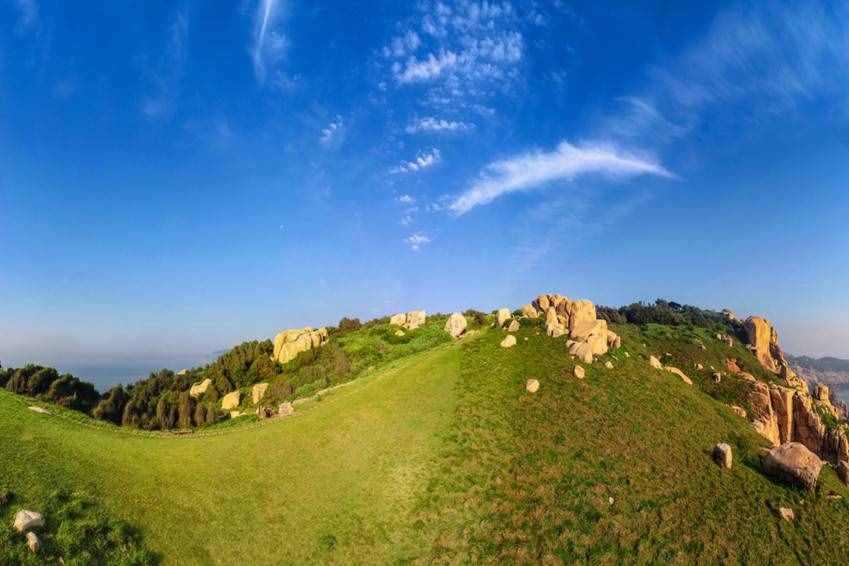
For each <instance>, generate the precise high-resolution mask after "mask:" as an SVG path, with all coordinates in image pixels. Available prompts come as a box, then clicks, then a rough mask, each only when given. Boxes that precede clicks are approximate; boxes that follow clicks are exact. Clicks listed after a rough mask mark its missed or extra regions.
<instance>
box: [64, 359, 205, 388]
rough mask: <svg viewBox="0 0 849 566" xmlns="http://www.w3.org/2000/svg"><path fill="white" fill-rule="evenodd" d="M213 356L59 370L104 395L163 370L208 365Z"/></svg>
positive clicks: (68, 367) (70, 366)
mask: <svg viewBox="0 0 849 566" xmlns="http://www.w3.org/2000/svg"><path fill="white" fill-rule="evenodd" d="M213 357H214V356H213V355H209V356H206V357H201V358H197V357H194V358H180V359H173V360H154V361H138V362H119V363H108V362H107V363H90V364H67V365H64V364H63V365H59V366H58V367H57V369H58V370H59V371H60V372H62V373H70V374H73V375H75V376H76V377H78V378H80V379H82V380H83V381H88V382H91V383H93V384H94V386H95V387H97V389H98V391H100V392H101V393H103V392H104V391H106V390H107V389H109V388H110V387H113V386H115V385H119V384H124V385H128V384H130V383H134V382H136V381H138V380H139V379H144V378H147V377H148V376H149V375H150V374H151V373H153V372H156V371H159V370H161V369H170V370H172V371H175V372H176V371H180V370H181V369H183V368H194V367H198V366H202V365H205V364H208V363H209V362H210V361H212V359H213Z"/></svg>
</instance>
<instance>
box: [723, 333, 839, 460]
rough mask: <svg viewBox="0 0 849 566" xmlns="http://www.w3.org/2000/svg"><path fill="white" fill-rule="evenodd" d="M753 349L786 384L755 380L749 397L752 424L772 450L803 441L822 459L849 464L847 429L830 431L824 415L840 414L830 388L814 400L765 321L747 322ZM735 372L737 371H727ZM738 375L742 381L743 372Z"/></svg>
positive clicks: (805, 383) (769, 369) (761, 360)
mask: <svg viewBox="0 0 849 566" xmlns="http://www.w3.org/2000/svg"><path fill="white" fill-rule="evenodd" d="M745 328H746V332H747V335H748V343H749V344H748V345H749V348H750V349H751V350H752V353H753V354H754V355H755V356H756V357H757V359H758V362H759V363H760V364H761V365H762V366H763V367H764V369H766V370H768V371H770V372H773V373H776V374H778V375H779V376H781V377H782V378H783V380H784V384H783V385H778V384H774V383H765V382H762V381H755V382H753V384H752V389H751V391H750V393H749V402H750V404H751V407H752V412H751V414H750V415H749V416H750V419H751V421H752V425H753V426H754V427H755V430H757V431H758V432H759V433H760V434H761V435H762V436H764V437H766V438H767V439H768V440H770V441H771V442H772V443H773V445H779V444H784V443H788V442H798V443H800V444H802V445H804V446H805V447H806V448H808V449H809V450H811V451H812V452H814V453H816V454H818V455H819V456H820V457H822V458H829V459H833V460H835V461H837V460H845V459H849V438H847V435H846V430H845V428H843V427H838V428H833V429H829V428H828V427H827V426H826V425H825V423H824V422H823V419H822V417H821V416H820V413H821V412H824V413H829V414H833V415H836V410H835V409H834V407H833V406H832V404H831V402H830V400H829V399H830V396H829V392H828V388H825V390H822V389H820V390H818V395H817V396H816V397H815V396H812V395H811V394H810V393H809V391H808V384H807V382H805V380H804V379H802V378H800V377H799V376H797V375H796V373H795V372H794V371H793V370H792V369H791V368H790V366H789V364H788V363H787V360H786V359H785V357H784V353H783V352H782V350H781V347H780V346H779V344H778V333H777V332H776V331H775V329H774V328H773V326H772V324H770V322H769V321H768V320H766V319H764V318H762V317H749V318H748V319H747V320H746V322H745ZM728 367H729V370H730V371H732V373H735V372H734V367H732V366H731V365H729V366H728ZM738 375H741V376H743V374H742V372H739V373H738Z"/></svg>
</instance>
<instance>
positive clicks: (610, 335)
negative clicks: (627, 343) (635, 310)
mask: <svg viewBox="0 0 849 566" xmlns="http://www.w3.org/2000/svg"><path fill="white" fill-rule="evenodd" d="M607 347H608V348H610V349H613V350H615V349H617V348H621V347H622V338H620V337H619V335H618V334H616V333H615V332H613V331H612V330H610V329H608V330H607Z"/></svg>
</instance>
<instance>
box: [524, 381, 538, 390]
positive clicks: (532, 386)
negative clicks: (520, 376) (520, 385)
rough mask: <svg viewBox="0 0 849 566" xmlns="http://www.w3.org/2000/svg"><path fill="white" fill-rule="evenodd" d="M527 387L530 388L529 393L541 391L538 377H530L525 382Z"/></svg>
mask: <svg viewBox="0 0 849 566" xmlns="http://www.w3.org/2000/svg"><path fill="white" fill-rule="evenodd" d="M525 389H527V390H528V393H536V392H537V391H539V381H537V380H536V379H529V380H528V382H527V383H526V384H525Z"/></svg>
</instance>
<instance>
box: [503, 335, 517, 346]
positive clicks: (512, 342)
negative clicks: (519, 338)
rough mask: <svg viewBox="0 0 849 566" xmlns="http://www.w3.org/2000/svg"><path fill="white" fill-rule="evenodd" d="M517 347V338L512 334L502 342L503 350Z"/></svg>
mask: <svg viewBox="0 0 849 566" xmlns="http://www.w3.org/2000/svg"><path fill="white" fill-rule="evenodd" d="M515 345H516V337H515V336H513V335H512V334H509V335H508V336H507V337H505V338H504V340H502V341H501V347H502V348H512V347H513V346H515Z"/></svg>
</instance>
